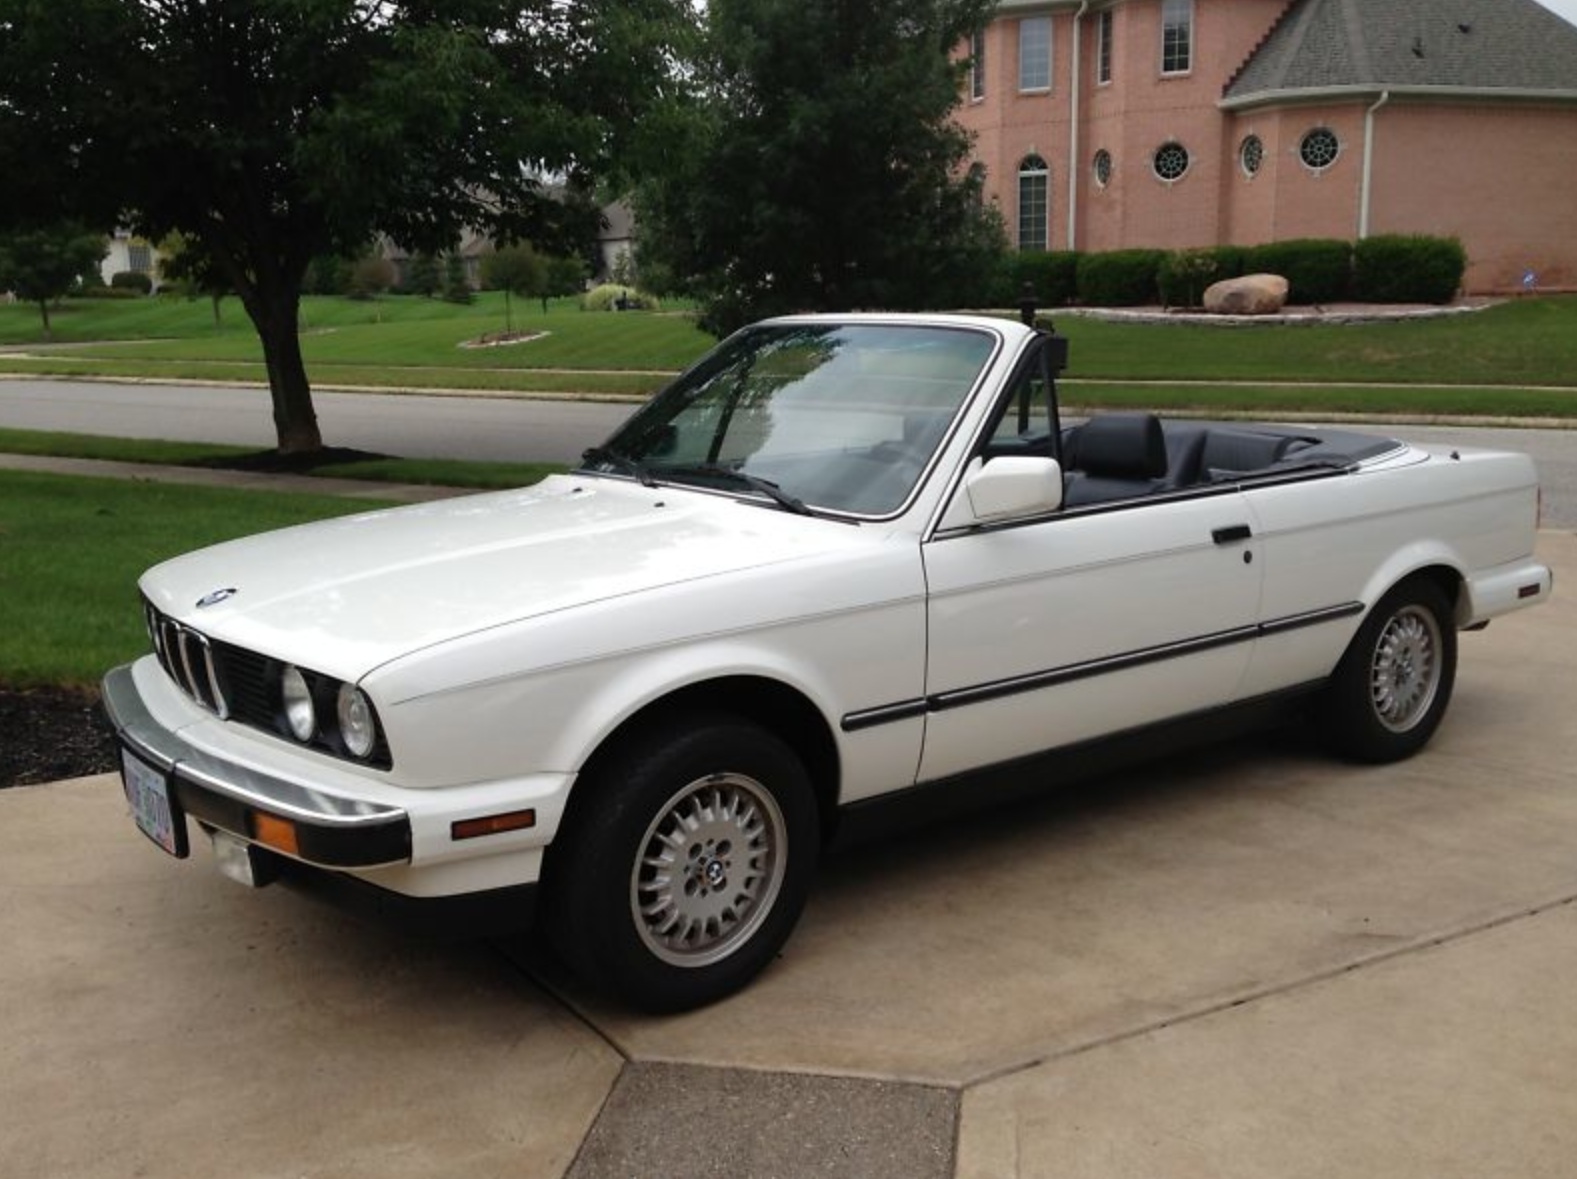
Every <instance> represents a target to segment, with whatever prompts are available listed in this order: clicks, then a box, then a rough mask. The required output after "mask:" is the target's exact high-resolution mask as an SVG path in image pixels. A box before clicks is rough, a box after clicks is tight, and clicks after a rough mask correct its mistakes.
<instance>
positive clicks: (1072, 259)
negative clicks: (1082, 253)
mask: <svg viewBox="0 0 1577 1179" xmlns="http://www.w3.org/2000/svg"><path fill="white" fill-rule="evenodd" d="M1026 285H1028V286H1029V287H1030V289H1031V291H1032V292H1033V293H1034V295H1035V303H1036V305H1037V306H1039V307H1043V308H1056V307H1066V306H1067V305H1068V304H1069V303H1072V302H1073V301H1074V299H1075V298H1077V297H1078V293H1079V255H1078V253H1076V252H1075V251H1072V250H1023V251H1020V252H1018V253H1015V254H1009V255H1008V258H1007V263H1006V265H1005V266H1004V267H1003V275H1002V280H1001V282H1000V283H999V284H998V290H997V291H996V293H995V295H994V297H993V299H992V302H993V303H995V304H997V305H999V306H1002V307H1017V306H1018V304H1019V300H1020V299H1022V298H1023V297H1024V287H1025V286H1026Z"/></svg>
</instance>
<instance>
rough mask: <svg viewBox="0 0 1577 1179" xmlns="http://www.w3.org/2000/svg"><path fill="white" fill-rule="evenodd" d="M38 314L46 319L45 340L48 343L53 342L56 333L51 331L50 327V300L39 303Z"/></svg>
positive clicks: (42, 300) (41, 300)
mask: <svg viewBox="0 0 1577 1179" xmlns="http://www.w3.org/2000/svg"><path fill="white" fill-rule="evenodd" d="M38 313H39V314H40V315H42V316H43V317H44V339H45V341H46V342H47V341H49V340H53V339H54V338H55V335H54V332H53V331H52V330H51V329H50V326H49V300H48V299H40V300H39V301H38Z"/></svg>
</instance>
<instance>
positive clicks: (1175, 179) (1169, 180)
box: [1150, 139, 1194, 188]
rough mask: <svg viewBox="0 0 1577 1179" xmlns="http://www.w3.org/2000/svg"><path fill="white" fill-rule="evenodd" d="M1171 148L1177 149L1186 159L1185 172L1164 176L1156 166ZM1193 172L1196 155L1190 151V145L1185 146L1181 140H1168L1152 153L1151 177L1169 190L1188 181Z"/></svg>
mask: <svg viewBox="0 0 1577 1179" xmlns="http://www.w3.org/2000/svg"><path fill="white" fill-rule="evenodd" d="M1169 147H1175V148H1177V149H1178V150H1179V151H1181V152H1182V153H1183V155H1184V156H1185V157H1186V159H1185V161H1184V163H1183V170H1182V171H1181V172H1179V173H1178V174H1177V175H1176V176H1162V175H1161V170H1160V169H1159V168H1158V167H1156V165H1157V164H1158V163H1159V162H1160V157H1161V153H1162V152H1163V151H1165V150H1166V149H1167V148H1169ZM1193 170H1194V153H1193V152H1191V151H1189V150H1188V145H1187V144H1185V143H1184V142H1183V141H1182V140H1181V139H1168V140H1167V141H1166V142H1165V143H1163V144H1161V145H1160V146H1159V147H1157V148H1156V149H1155V150H1154V151H1152V152H1151V153H1150V175H1151V176H1152V177H1153V178H1154V179H1155V180H1156V182H1157V183H1159V184H1164V185H1166V186H1167V187H1168V188H1170V187H1171V186H1172V185H1174V184H1181V183H1182V182H1183V181H1184V180H1187V179H1188V174H1189V173H1190V172H1192V171H1193Z"/></svg>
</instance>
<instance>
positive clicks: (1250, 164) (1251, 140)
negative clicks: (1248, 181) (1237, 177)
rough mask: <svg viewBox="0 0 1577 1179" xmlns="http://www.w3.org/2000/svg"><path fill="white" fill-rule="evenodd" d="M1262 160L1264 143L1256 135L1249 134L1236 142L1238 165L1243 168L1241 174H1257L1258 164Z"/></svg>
mask: <svg viewBox="0 0 1577 1179" xmlns="http://www.w3.org/2000/svg"><path fill="white" fill-rule="evenodd" d="M1264 162H1265V144H1264V143H1263V142H1262V141H1261V140H1260V137H1259V136H1258V135H1250V136H1248V137H1247V138H1245V139H1244V140H1243V142H1242V143H1240V144H1238V166H1239V167H1241V168H1242V169H1243V175H1245V176H1255V175H1258V173H1259V166H1260V165H1261V164H1263V163H1264Z"/></svg>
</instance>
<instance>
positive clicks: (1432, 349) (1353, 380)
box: [0, 294, 1577, 417]
mask: <svg viewBox="0 0 1577 1179" xmlns="http://www.w3.org/2000/svg"><path fill="white" fill-rule="evenodd" d="M302 319H303V323H304V325H305V327H304V331H303V335H302V350H303V353H304V355H305V357H306V361H307V367H308V370H309V373H310V374H311V377H312V379H313V381H314V382H315V383H317V384H319V385H325V386H333V385H340V386H363V387H372V388H412V389H433V388H449V389H470V390H477V391H498V392H516V393H541V394H558V395H573V396H596V397H621V398H636V397H643V396H646V395H648V394H650V393H652V392H653V391H654V390H656V389H657V388H659V387H660V386H661V385H662V384H663V383H664V382H665V381H666V380H667V379H668V374H671V373H673V372H674V371H676V370H678V369H680V368H683V367H684V366H685V365H687V364H689V363H690V362H691V361H693V360H694V359H696V357H698V356H699V355H700V354H701V353H702V352H704V351H705V350H706V348H707V347H709V346H710V344H711V340H710V338H709V337H708V336H706V335H705V334H704V333H702V332H701V331H699V330H698V329H697V328H696V327H695V326H694V325H693V323H692V322H691V320H690V318H689V317H688V316H687V315H683V314H650V313H644V312H634V313H623V314H610V313H606V312H603V313H597V312H583V311H581V310H579V308H578V307H577V306H576V304H575V302H574V301H573V300H558V301H556V302H554V303H552V304H551V305H550V307H549V310H548V311H547V312H546V313H545V314H544V313H543V312H542V310H541V309H540V307H539V306H538V305H536V304H533V303H531V302H529V301H526V300H517V301H516V305H515V323H516V327H517V328H518V329H521V330H528V331H542V332H544V333H545V334H544V335H542V336H541V337H540V338H538V339H534V340H531V341H529V342H526V343H518V344H512V345H509V346H505V347H495V348H462V347H460V344H462V343H463V342H465V341H468V340H473V339H475V338H477V337H479V336H481V335H483V334H484V333H488V332H497V331H499V330H500V329H501V328H502V327H503V304H502V299H501V297H500V296H499V295H497V294H487V295H483V296H482V297H481V298H480V299H479V300H478V301H477V302H476V303H475V304H472V305H470V306H455V305H453V304H448V303H443V302H441V301H439V300H433V299H422V298H418V297H401V296H389V297H385V298H382V299H379V300H376V301H373V302H355V301H352V300H349V299H339V298H309V299H307V300H305V301H304V302H303V307H302ZM56 322H57V325H58V334H59V336H60V338H61V339H62V340H76V341H84V340H89V339H92V340H96V341H98V342H95V343H76V344H70V343H67V344H57V345H54V346H45V345H41V344H39V343H38V336H39V328H38V319H37V313H36V310H35V309H33V308H29V307H25V306H0V343H4V342H10V343H11V344H12V346H13V347H23V348H25V353H26V354H25V355H23V356H19V355H17V354H16V353H15V352H11V353H0V372H14V373H41V374H56V375H76V376H92V375H118V376H129V377H144V378H155V379H158V378H172V377H173V378H187V379H193V380H209V381H227V380H250V381H257V382H261V381H263V379H264V373H263V367H262V363H261V356H260V351H259V347H258V343H257V339H256V337H255V335H254V334H253V333H252V331H251V328H250V325H249V324H248V323H247V321H246V318H245V316H244V315H242V314H241V311H240V308H239V306H238V305H237V304H236V303H235V301H234V300H233V299H232V300H227V301H226V304H225V318H224V322H223V325H222V327H221V328H219V329H216V328H215V327H214V325H213V322H212V318H211V314H210V311H209V307H208V304H207V303H206V302H202V301H197V302H188V301H185V300H182V299H178V298H156V299H140V300H133V301H102V302H99V301H92V300H75V301H68V302H67V303H66V304H65V306H64V307H62V308H61V310H60V312H59V313H58V314H57V316H56ZM1057 324H1058V330H1060V331H1062V332H1063V333H1064V334H1065V335H1067V336H1068V338H1069V340H1070V341H1071V345H1072V365H1071V367H1070V369H1069V372H1068V374H1067V375H1068V378H1069V381H1070V386H1069V387H1070V393H1071V394H1072V395H1073V396H1074V398H1075V399H1076V400H1078V401H1080V403H1081V404H1086V405H1089V406H1092V407H1099V406H1113V407H1116V406H1122V405H1156V406H1161V407H1183V408H1189V409H1192V410H1196V411H1198V412H1203V413H1209V412H1213V411H1220V412H1232V413H1255V412H1264V413H1275V412H1277V411H1281V412H1291V411H1292V410H1306V411H1308V412H1313V413H1321V412H1325V413H1365V412H1385V413H1406V414H1482V415H1489V416H1502V415H1504V416H1528V415H1535V416H1542V417H1571V416H1577V413H1574V410H1573V408H1572V406H1571V405H1570V404H1569V402H1570V400H1571V399H1572V398H1573V396H1577V297H1571V296H1565V297H1552V298H1540V299H1528V300H1518V301H1513V302H1508V303H1504V304H1502V305H1500V306H1497V307H1492V308H1490V309H1488V310H1486V311H1482V312H1478V313H1475V314H1471V315H1464V316H1456V317H1451V318H1446V319H1434V320H1415V321H1407V320H1402V321H1393V322H1385V323H1376V324H1365V325H1351V326H1348V325H1322V326H1312V327H1305V326H1295V327H1294V326H1284V327H1263V328H1238V329H1227V328H1219V327H1205V326H1198V325H1188V324H1120V323H1106V322H1101V321H1097V320H1092V319H1084V318H1080V317H1077V316H1073V315H1063V316H1060V317H1059V318H1058V321H1057ZM1080 382H1105V383H1103V384H1092V383H1086V384H1081V383H1080ZM1113 382H1115V384H1114V383H1113ZM1152 382H1161V383H1163V384H1161V385H1156V384H1151V383H1152ZM1169 382H1170V383H1174V384H1165V383H1169ZM1186 382H1204V383H1206V384H1205V387H1203V388H1199V387H1193V386H1190V385H1188V384H1181V383H1186ZM1286 382H1306V383H1309V384H1312V385H1317V386H1322V387H1324V388H1322V389H1320V390H1317V391H1316V390H1305V391H1292V390H1285V389H1278V388H1274V387H1273V386H1274V385H1276V384H1277V383H1286ZM1141 383H1144V384H1143V385H1141ZM1215 383H1219V384H1215ZM1361 385H1402V386H1408V388H1404V389H1399V390H1396V389H1379V388H1368V389H1361V388H1357V386H1361Z"/></svg>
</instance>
